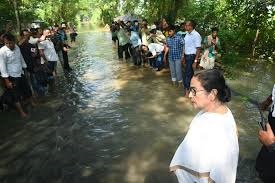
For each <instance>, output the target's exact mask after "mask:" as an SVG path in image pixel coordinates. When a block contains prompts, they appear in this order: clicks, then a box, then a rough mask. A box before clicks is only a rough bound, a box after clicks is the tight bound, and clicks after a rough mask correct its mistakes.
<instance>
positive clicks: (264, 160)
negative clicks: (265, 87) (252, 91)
mask: <svg viewBox="0 0 275 183" xmlns="http://www.w3.org/2000/svg"><path fill="white" fill-rule="evenodd" d="M271 104H272V106H271V109H270V112H269V115H268V123H267V124H266V131H264V130H260V131H259V140H260V142H261V143H262V144H263V146H262V148H261V151H260V152H259V154H258V157H257V160H256V170H257V171H258V172H259V176H260V178H261V179H262V181H263V182H264V183H274V182H275V173H274V172H275V137H274V133H275V110H274V104H275V84H274V87H273V91H272V94H271V95H270V96H269V97H268V98H267V99H266V100H265V101H264V102H263V103H262V104H261V109H262V110H266V109H267V108H268V107H269V106H270V105H271Z"/></svg>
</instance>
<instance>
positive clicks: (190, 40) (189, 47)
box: [184, 29, 201, 55]
mask: <svg viewBox="0 0 275 183" xmlns="http://www.w3.org/2000/svg"><path fill="white" fill-rule="evenodd" d="M184 42H185V47H184V53H185V54H186V55H190V54H196V52H197V48H200V47H201V36H200V34H199V33H198V32H197V31H196V30H195V29H194V30H193V31H192V32H190V33H189V32H188V33H187V34H186V35H185V37H184Z"/></svg>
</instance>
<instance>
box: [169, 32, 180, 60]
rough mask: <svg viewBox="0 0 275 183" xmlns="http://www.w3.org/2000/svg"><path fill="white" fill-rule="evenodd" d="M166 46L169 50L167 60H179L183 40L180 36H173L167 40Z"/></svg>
mask: <svg viewBox="0 0 275 183" xmlns="http://www.w3.org/2000/svg"><path fill="white" fill-rule="evenodd" d="M167 46H168V48H169V53H168V58H169V60H179V59H181V58H182V53H183V48H184V39H183V38H182V37H181V36H178V35H174V36H173V37H169V38H168V39H167Z"/></svg>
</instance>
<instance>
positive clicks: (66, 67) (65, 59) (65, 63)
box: [62, 50, 70, 69]
mask: <svg viewBox="0 0 275 183" xmlns="http://www.w3.org/2000/svg"><path fill="white" fill-rule="evenodd" d="M62 55H63V62H64V69H69V68H70V65H69V58H68V52H67V51H64V50H62Z"/></svg>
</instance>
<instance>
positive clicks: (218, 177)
mask: <svg viewBox="0 0 275 183" xmlns="http://www.w3.org/2000/svg"><path fill="white" fill-rule="evenodd" d="M195 28H196V23H195V22H194V21H192V20H190V21H186V22H184V23H182V24H181V25H180V29H181V30H180V31H177V30H178V28H177V27H176V26H174V25H169V24H168V23H167V22H166V20H165V19H162V20H161V22H160V24H157V23H155V24H154V25H152V26H151V29H149V28H148V25H147V21H146V20H143V21H142V23H141V26H140V25H139V23H138V21H134V22H133V23H132V22H127V23H126V24H125V23H124V22H121V21H119V22H117V23H115V22H113V24H112V26H111V31H112V40H113V41H114V43H115V44H118V56H119V59H123V52H125V59H126V60H129V59H130V58H131V57H132V60H133V63H134V65H137V66H140V65H146V64H147V65H149V67H151V68H152V69H153V70H154V71H156V72H159V71H161V70H162V69H163V68H166V67H168V66H169V69H170V73H171V80H172V83H173V85H177V86H179V87H184V95H185V97H186V98H189V99H190V100H191V102H192V104H193V106H194V107H195V108H196V109H199V110H200V112H199V113H198V114H197V115H196V116H195V117H194V119H193V120H192V122H191V124H190V126H189V130H188V132H187V134H186V136H185V138H184V140H183V141H182V143H181V144H180V145H179V147H178V149H177V150H176V152H175V154H174V156H173V158H172V161H171V163H170V171H171V172H173V173H175V175H176V176H177V179H178V182H179V183H194V182H196V183H234V182H235V181H236V175H237V166H238V157H239V144H238V133H237V127H236V122H235V119H234V117H233V114H232V112H231V110H230V109H229V108H228V107H227V105H226V103H227V102H229V101H230V100H231V90H230V88H229V87H228V86H227V84H226V82H225V78H224V76H223V75H222V73H221V72H220V71H218V70H216V69H213V68H214V66H215V60H216V57H217V54H218V51H219V50H220V49H221V43H220V39H219V37H218V31H219V30H218V28H217V27H213V28H212V29H211V32H212V33H211V34H210V35H208V36H206V37H205V38H204V39H203V40H202V38H201V35H200V34H199V33H198V32H197V31H196V30H195ZM202 49H203V50H202ZM183 65H185V67H184V69H183ZM194 69H198V70H202V71H197V72H196V73H195V72H194ZM183 73H184V76H183ZM274 103H275V85H274V89H273V93H272V95H270V96H269V98H268V99H267V100H266V101H265V102H263V103H262V105H261V109H266V108H267V106H269V105H271V104H272V105H271V106H272V107H271V109H270V113H269V118H268V121H269V123H267V124H266V129H265V130H264V129H261V130H260V131H259V140H260V142H261V143H262V144H263V147H262V149H261V151H260V153H259V155H258V157H257V163H256V170H257V171H258V173H259V177H260V178H261V180H263V181H264V183H274V182H275V173H274V170H275V167H274V166H275V148H274V147H275V137H274V132H275V128H273V127H274V126H275V123H274V121H275V110H274Z"/></svg>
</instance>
